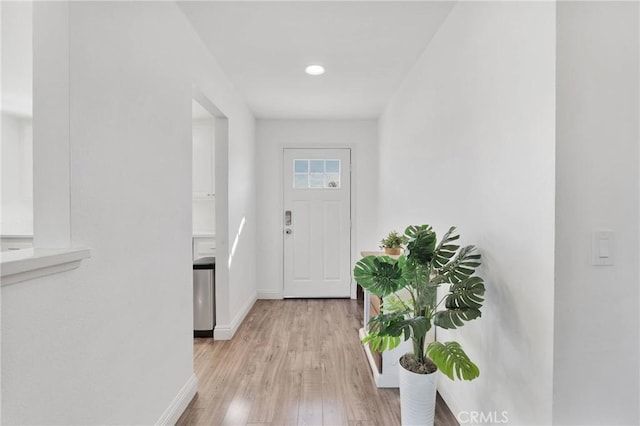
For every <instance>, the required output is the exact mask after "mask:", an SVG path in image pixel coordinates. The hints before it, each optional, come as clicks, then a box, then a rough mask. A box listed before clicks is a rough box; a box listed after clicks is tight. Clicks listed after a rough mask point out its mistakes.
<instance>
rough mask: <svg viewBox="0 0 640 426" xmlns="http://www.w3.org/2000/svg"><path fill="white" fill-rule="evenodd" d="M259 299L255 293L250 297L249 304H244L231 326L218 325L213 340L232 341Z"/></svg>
mask: <svg viewBox="0 0 640 426" xmlns="http://www.w3.org/2000/svg"><path fill="white" fill-rule="evenodd" d="M257 298H258V293H257V292H255V293H253V296H252V297H250V298H249V299H248V300H247V302H246V303H245V304H244V306H243V307H242V308H240V310H239V311H238V313H237V314H236V316H235V317H233V319H232V320H231V324H221V325H216V327H215V329H214V330H213V340H231V338H232V337H233V336H234V334H236V331H238V327H240V324H242V321H244V318H245V317H246V316H247V314H248V313H249V311H250V310H251V308H252V307H253V305H254V304H255V303H256V300H257Z"/></svg>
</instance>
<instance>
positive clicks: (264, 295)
mask: <svg viewBox="0 0 640 426" xmlns="http://www.w3.org/2000/svg"><path fill="white" fill-rule="evenodd" d="M258 299H261V300H272V299H275V300H280V299H284V296H283V295H282V292H281V291H279V290H258Z"/></svg>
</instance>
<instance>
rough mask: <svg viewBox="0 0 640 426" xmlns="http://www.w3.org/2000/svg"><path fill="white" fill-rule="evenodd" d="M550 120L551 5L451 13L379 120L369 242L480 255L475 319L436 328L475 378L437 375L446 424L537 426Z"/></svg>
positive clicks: (549, 329) (544, 374)
mask: <svg viewBox="0 0 640 426" xmlns="http://www.w3.org/2000/svg"><path fill="white" fill-rule="evenodd" d="M554 110H555V5H554V3H543V2H531V3H528V2H522V3H515V2H460V3H457V4H456V6H455V7H454V9H453V10H452V12H451V14H450V15H449V17H448V18H447V19H446V20H445V22H444V23H443V24H442V26H441V27H440V29H439V31H438V33H437V34H436V35H435V36H434V38H433V40H432V41H431V43H430V44H429V45H428V46H427V48H426V50H425V51H424V52H423V54H422V56H421V57H420V58H419V59H418V61H417V63H416V65H415V66H414V68H413V69H412V71H411V72H410V74H409V75H408V76H407V78H406V79H405V81H404V82H403V84H402V85H401V87H400V88H399V90H398V91H397V92H396V94H395V95H394V97H393V98H392V100H391V102H390V103H389V105H388V107H387V109H386V111H385V113H384V114H383V116H382V117H381V119H380V154H379V158H380V176H379V202H378V210H379V212H380V219H379V221H380V222H379V225H378V230H379V233H381V232H383V231H385V230H389V229H393V228H396V229H400V228H402V227H403V226H405V225H408V224H421V223H429V224H432V225H433V226H434V228H435V230H436V231H437V232H438V233H439V235H442V234H443V233H444V232H445V231H446V230H447V229H448V227H449V226H451V225H455V226H457V227H458V229H459V231H460V233H461V236H462V238H461V243H462V244H475V245H477V246H478V247H479V248H480V251H481V253H482V255H483V266H482V267H481V269H480V270H479V275H481V276H482V277H484V278H485V281H486V286H487V292H486V303H485V306H484V308H483V314H482V318H481V319H479V320H476V321H474V322H471V323H468V324H467V325H465V326H464V327H463V328H461V329H459V330H454V331H451V332H448V333H447V332H445V331H444V330H438V336H439V337H438V338H439V340H444V341H447V340H457V341H459V342H460V343H461V345H462V346H463V348H465V350H466V351H467V353H468V355H469V356H470V357H471V359H472V360H474V361H475V362H476V363H477V364H478V366H479V367H480V371H481V373H480V377H479V378H478V379H477V380H475V381H473V382H451V381H449V380H448V379H447V378H446V377H441V379H440V381H439V390H440V392H441V393H442V395H443V396H444V398H445V400H446V401H447V403H448V405H449V407H450V408H451V409H452V411H453V413H454V414H458V413H460V412H461V411H463V410H464V411H467V412H470V411H478V412H482V413H484V414H485V415H486V416H489V415H493V416H494V417H492V419H494V421H495V419H498V420H504V419H503V417H502V414H503V412H505V415H506V418H508V420H509V422H510V423H511V424H549V423H550V422H551V393H552V368H553V365H552V353H553V351H552V345H553V313H554V311H553V306H554V300H553V287H554V276H553V273H554V269H553V266H554V253H553V248H554V169H555V164H554V154H555V143H554V129H555V116H554ZM465 418H467V419H468V417H464V415H463V416H462V417H461V420H463V419H465ZM485 418H487V417H485ZM489 423H491V421H489Z"/></svg>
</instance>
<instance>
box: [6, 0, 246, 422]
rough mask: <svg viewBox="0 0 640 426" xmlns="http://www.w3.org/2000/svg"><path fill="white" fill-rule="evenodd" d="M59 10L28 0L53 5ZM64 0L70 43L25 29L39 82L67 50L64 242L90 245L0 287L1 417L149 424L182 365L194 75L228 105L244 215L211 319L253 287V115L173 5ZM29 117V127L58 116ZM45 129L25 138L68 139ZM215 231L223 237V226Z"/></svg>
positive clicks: (235, 184) (164, 408)
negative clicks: (64, 267) (60, 264)
mask: <svg viewBox="0 0 640 426" xmlns="http://www.w3.org/2000/svg"><path fill="white" fill-rule="evenodd" d="M56 7H64V5H63V4H50V3H46V2H45V3H38V4H36V6H35V9H36V10H37V9H39V8H48V9H49V11H47V13H48V14H49V15H50V16H55V14H53V13H50V10H51V8H56ZM68 8H69V12H68V15H67V14H66V12H64V11H63V12H62V13H61V14H60V16H61V17H63V18H64V17H66V16H68V34H69V39H68V42H67V43H66V44H65V43H60V40H59V39H57V38H56V36H57V35H58V33H61V34H62V36H63V38H64V33H65V32H66V31H64V28H63V31H59V32H58V31H54V32H51V31H49V33H48V34H43V33H42V32H39V31H36V32H35V34H36V39H35V44H36V47H37V49H36V52H49V55H48V56H47V57H46V58H38V57H36V60H35V61H34V63H36V64H37V65H38V64H39V65H41V66H45V67H44V68H38V67H36V70H35V73H34V74H35V77H34V78H35V80H36V81H35V82H34V84H36V87H38V84H39V82H41V81H42V79H46V78H48V77H47V75H46V73H47V67H46V65H50V67H48V68H49V69H51V66H52V65H54V64H59V63H60V61H64V60H65V58H66V54H65V49H67V48H68V49H69V59H70V61H69V62H68V64H69V83H68V84H67V86H66V90H64V85H65V84H66V83H65V81H64V79H63V80H61V81H60V82H59V84H60V85H62V86H63V87H62V89H63V90H60V91H59V92H56V93H58V94H59V96H61V98H60V100H61V102H62V104H64V102H65V98H64V96H63V94H64V93H67V94H68V96H69V98H68V99H69V100H68V101H66V102H67V103H66V105H67V110H68V111H69V115H70V119H69V121H68V122H67V123H66V125H67V128H68V129H69V133H70V138H69V142H68V143H69V147H70V148H69V149H68V151H67V152H69V154H70V158H71V161H70V176H71V186H70V191H69V195H70V200H71V203H70V212H71V213H70V228H71V242H72V244H73V245H76V246H78V245H84V246H89V247H91V248H92V258H91V259H90V260H87V261H85V262H83V264H82V266H81V268H79V269H76V270H74V271H72V272H66V273H62V274H58V275H53V276H50V277H46V278H40V279H36V280H32V281H28V282H23V283H19V284H16V285H12V286H7V287H3V288H2V344H3V345H2V361H3V363H2V398H3V400H2V408H3V410H2V422H3V423H6V424H34V423H35V424H152V423H154V422H156V421H158V419H160V418H161V416H165V417H163V418H164V419H167V418H169V419H170V418H171V415H170V413H168V410H169V409H171V408H176V406H175V405H174V406H172V405H171V404H177V403H179V402H180V401H179V400H178V399H177V398H178V393H179V392H180V391H181V390H185V389H183V388H184V387H185V386H188V385H189V383H190V380H191V379H192V372H193V367H192V365H193V364H192V267H191V243H190V242H191V231H192V228H191V226H192V224H191V102H192V101H191V99H192V85H195V86H196V87H198V89H199V90H200V91H201V92H202V93H203V94H204V95H206V96H207V97H208V98H210V99H211V100H212V101H213V102H215V103H216V105H217V106H218V107H219V108H220V110H221V111H222V112H223V113H224V114H225V115H226V116H227V117H228V118H229V123H230V124H229V126H230V140H229V145H230V146H229V175H230V176H229V180H230V183H229V185H230V186H231V187H232V190H233V197H231V199H230V200H229V205H228V211H229V214H228V215H229V221H230V224H231V226H235V227H237V224H238V223H239V222H240V220H241V218H242V217H246V222H247V225H246V226H245V230H244V233H243V236H242V238H241V239H240V242H239V244H238V247H237V253H236V256H235V258H234V261H233V265H232V267H231V271H230V273H229V281H230V282H229V286H228V287H231V289H229V288H227V295H228V298H227V300H223V301H221V304H222V305H223V306H224V308H225V309H220V310H219V316H218V322H219V323H221V324H222V325H225V324H226V325H228V324H231V322H232V321H233V320H234V317H235V313H236V312H239V311H240V309H241V308H244V307H245V306H246V305H249V306H250V304H251V303H252V302H253V300H255V263H254V254H253V246H254V239H255V224H254V220H255V215H254V211H253V210H254V201H253V197H254V192H253V188H252V187H253V183H254V175H253V167H252V165H253V161H254V152H253V147H254V135H253V132H254V119H253V117H252V115H251V114H250V112H249V111H248V109H247V108H246V107H245V105H244V104H243V103H242V101H240V99H239V97H238V96H237V95H236V93H235V92H234V90H233V88H232V86H231V85H230V83H228V81H227V80H226V78H225V76H224V74H223V72H222V71H221V69H220V67H219V66H218V65H217V63H216V61H215V60H214V59H213V58H212V57H211V56H210V54H209V53H208V51H207V50H206V49H205V47H204V46H203V45H202V43H201V42H200V40H199V39H198V38H197V36H196V34H195V32H194V31H193V30H192V28H191V27H190V25H189V23H188V21H187V20H186V18H185V17H184V16H183V14H182V13H181V11H180V10H179V8H178V7H177V6H176V5H175V4H173V3H164V2H163V3H143V2H137V3H124V2H121V3H118V2H104V3H93V2H86V3H85V2H83V3H80V2H71V3H69V5H68ZM43 10H44V9H43ZM41 18H42V16H41ZM62 21H63V23H64V19H62ZM52 25H53V26H54V27H55V25H54V24H52ZM47 61H53V62H51V63H49V64H47ZM37 100H38V99H36V102H37ZM54 100H55V99H54ZM53 103H55V102H53ZM34 109H35V110H38V105H35V106H34ZM62 109H63V110H64V107H63V108H62ZM55 111H58V109H56V110H55ZM40 112H41V113H42V114H44V115H46V114H47V112H53V110H52V111H47V110H46V109H45V110H42V108H40ZM35 123H36V126H35V128H34V134H35V135H36V136H37V135H39V134H46V130H47V129H46V128H40V129H38V126H44V125H53V123H51V121H49V120H43V121H42V122H41V123H44V124H38V122H37V121H35ZM58 124H59V123H58ZM62 124H63V125H64V124H65V123H62ZM56 135H57V134H55V135H53V136H52V137H51V138H49V139H47V140H44V138H41V139H38V138H35V139H34V149H36V150H37V149H38V146H39V145H40V147H42V145H43V144H47V146H49V145H53V149H55V147H56V146H57V144H62V146H63V147H64V144H65V143H66V141H65V140H64V138H63V137H57V136H56ZM40 173H41V172H40ZM43 181H44V178H43V177H42V176H40V178H38V179H36V183H38V182H40V183H42V182H43ZM41 189H43V188H41ZM44 189H46V185H44ZM45 213H46V210H40V211H38V210H36V221H37V220H38V215H39V214H40V215H43V214H45ZM37 230H38V228H37V227H36V232H37ZM44 230H45V231H46V229H44ZM226 231H228V230H226ZM234 232H235V230H234ZM220 234H221V238H223V241H222V243H223V244H221V245H222V246H223V247H228V241H227V240H228V237H225V235H227V236H228V234H230V231H228V232H223V231H221V232H220ZM45 239H46V236H45ZM218 250H219V251H220V250H221V249H220V248H219V249H218ZM223 254H224V253H223ZM223 257H225V258H226V257H227V255H226V254H224V256H223ZM187 390H190V389H187ZM166 416H168V417H166Z"/></svg>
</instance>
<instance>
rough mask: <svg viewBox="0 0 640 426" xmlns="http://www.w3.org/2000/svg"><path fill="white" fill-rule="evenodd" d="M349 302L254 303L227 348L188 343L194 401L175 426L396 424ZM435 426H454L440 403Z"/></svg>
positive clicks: (390, 396)
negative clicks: (194, 380)
mask: <svg viewBox="0 0 640 426" xmlns="http://www.w3.org/2000/svg"><path fill="white" fill-rule="evenodd" d="M361 306H362V305H361V304H358V302H356V301H354V300H345V299H337V300H291V299H289V300H259V301H258V302H256V304H255V306H254V307H253V309H252V310H251V312H250V313H249V315H248V316H247V318H246V319H245V320H244V322H243V324H242V326H241V327H240V329H239V330H238V332H237V333H236V335H235V336H234V338H233V340H230V341H215V342H213V341H212V340H211V339H195V345H194V368H195V373H196V376H197V378H198V394H197V396H196V397H195V399H194V400H193V401H192V402H191V404H190V405H189V407H188V408H187V410H186V411H185V413H184V414H183V415H182V417H181V418H180V420H179V421H178V425H193V424H202V425H205V424H206V425H255V426H257V425H302V424H304V425H335V426H339V425H363V426H364V425H384V426H392V425H397V424H400V402H399V395H398V390H397V389H378V388H376V386H375V384H374V382H373V378H372V375H371V371H370V369H369V365H368V363H367V360H366V356H365V353H364V350H363V348H362V346H361V345H360V341H359V339H358V329H359V328H360V327H361V326H362V325H361V324H362V307H361ZM436 424H437V425H447V426H448V425H457V423H456V420H455V417H454V416H453V415H452V414H451V412H450V411H449V410H448V408H447V407H446V405H445V404H444V403H443V401H442V400H440V399H439V400H438V404H437V406H436Z"/></svg>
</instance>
